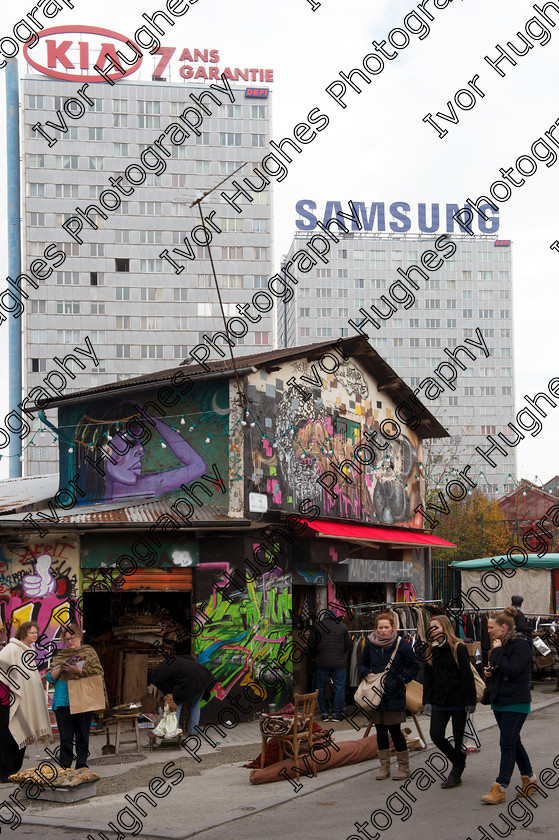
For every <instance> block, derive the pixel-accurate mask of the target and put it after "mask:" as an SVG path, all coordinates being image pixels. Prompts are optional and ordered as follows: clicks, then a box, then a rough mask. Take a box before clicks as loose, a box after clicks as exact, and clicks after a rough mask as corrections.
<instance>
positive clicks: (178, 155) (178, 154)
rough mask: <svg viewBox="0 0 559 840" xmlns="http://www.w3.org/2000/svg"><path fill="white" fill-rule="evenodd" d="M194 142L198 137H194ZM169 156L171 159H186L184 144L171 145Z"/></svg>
mask: <svg viewBox="0 0 559 840" xmlns="http://www.w3.org/2000/svg"><path fill="white" fill-rule="evenodd" d="M204 134H206V132H204ZM196 142H198V138H196ZM171 158H172V159H173V160H186V146H171Z"/></svg>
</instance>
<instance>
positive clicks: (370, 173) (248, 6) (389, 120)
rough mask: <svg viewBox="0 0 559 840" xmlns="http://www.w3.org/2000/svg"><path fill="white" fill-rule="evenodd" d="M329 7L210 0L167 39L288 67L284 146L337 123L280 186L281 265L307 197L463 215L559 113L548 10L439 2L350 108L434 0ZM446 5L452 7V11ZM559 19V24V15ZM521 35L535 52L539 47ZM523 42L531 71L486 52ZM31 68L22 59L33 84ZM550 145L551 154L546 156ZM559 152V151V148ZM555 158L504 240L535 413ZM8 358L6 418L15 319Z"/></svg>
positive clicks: (557, 31)
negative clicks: (380, 57) (307, 126)
mask: <svg viewBox="0 0 559 840" xmlns="http://www.w3.org/2000/svg"><path fill="white" fill-rule="evenodd" d="M317 2H318V0H313V2H312V3H311V2H309V0H282V3H281V4H280V3H271V2H262V0H260V2H258V1H257V0H235V2H234V3H231V2H229V0H198V2H197V3H196V4H195V5H193V6H192V7H191V8H190V9H189V11H188V13H187V14H186V15H185V16H184V17H182V18H176V19H175V25H174V27H172V28H171V27H169V32H168V33H167V34H166V35H165V36H163V37H162V39H161V40H162V43H163V45H164V46H177V47H179V48H183V47H188V48H190V49H194V48H198V49H206V48H208V49H218V50H219V53H220V61H219V66H220V67H225V66H227V65H229V66H232V67H236V66H238V67H245V66H252V67H264V68H273V70H274V83H273V85H271V87H272V89H273V92H274V101H273V127H272V136H273V138H274V140H275V141H276V142H278V141H279V140H280V139H282V138H283V137H292V136H293V134H292V132H293V128H294V126H295V125H296V124H297V123H298V122H301V121H304V120H305V119H306V117H307V114H308V112H309V111H310V110H311V109H312V108H318V109H319V110H320V112H321V113H325V114H327V115H328V117H329V119H330V123H329V125H328V127H327V128H326V129H325V130H324V131H322V132H320V133H319V134H318V135H317V137H316V139H315V140H314V141H313V142H312V143H311V144H310V145H307V146H305V147H303V151H302V153H301V154H300V155H299V156H298V157H297V159H295V160H294V161H293V163H291V164H289V165H288V166H289V173H288V176H287V177H286V178H285V180H283V181H282V182H281V183H278V184H276V185H275V187H274V255H275V264H276V267H277V266H278V264H279V261H280V260H281V257H282V256H283V255H284V254H285V253H286V252H287V250H288V248H289V245H290V243H291V240H292V237H293V233H294V232H295V218H296V213H295V204H296V203H297V201H298V200H300V199H302V198H310V199H312V200H314V201H316V202H317V204H318V206H319V207H321V206H322V207H323V206H324V202H325V201H326V200H328V199H330V200H333V199H336V200H339V201H340V202H342V204H347V202H348V201H349V200H354V201H363V202H365V204H370V203H371V202H373V201H384V202H385V203H387V204H390V203H392V202H393V201H396V200H401V201H407V202H408V203H409V204H411V205H412V207H413V205H414V204H416V205H417V203H418V202H427V203H430V202H433V203H436V202H439V203H441V204H446V203H456V204H460V205H461V206H462V205H463V204H464V202H465V199H466V198H467V197H471V198H476V197H477V196H480V195H486V194H487V191H488V189H489V187H490V185H491V183H492V182H493V181H495V180H496V179H501V180H502V177H501V176H500V175H499V169H500V168H504V169H505V170H507V169H508V168H509V167H514V166H515V161H516V160H517V159H518V158H519V157H520V156H522V155H526V154H528V155H530V154H531V152H530V149H531V146H532V144H533V143H534V141H536V140H537V139H538V138H540V137H543V136H544V134H545V131H547V130H549V129H550V127H552V126H553V124H554V123H555V121H556V120H559V103H558V102H557V97H556V95H555V92H556V85H557V82H556V80H557V78H558V75H559V73H558V71H559V66H558V65H559V50H558V45H559V27H557V26H555V27H552V26H549V27H548V33H545V32H543V31H542V29H541V26H538V25H537V23H534V22H532V23H528V24H527V22H528V21H529V20H530V19H531V18H534V17H535V20H536V21H538V20H541V18H540V16H538V15H536V14H535V12H534V9H533V4H532V3H529V2H524V0H492V2H491V3H490V4H489V3H487V0H449V2H448V3H447V0H428V2H427V3H426V4H424V7H425V8H426V10H428V11H430V12H431V15H432V16H433V17H434V20H433V21H431V22H429V24H428V25H429V27H430V31H429V33H428V34H427V35H426V36H425V37H423V38H422V39H420V38H419V36H418V35H410V43H409V46H407V47H406V48H405V49H400V50H398V51H397V52H398V54H397V57H396V58H395V59H393V60H389V59H385V67H384V70H383V71H382V73H380V74H378V75H376V76H371V83H370V84H368V85H367V84H366V83H365V82H362V86H363V90H362V92H361V93H360V94H358V93H356V92H355V91H352V90H348V92H347V94H346V97H345V102H346V104H347V107H346V108H345V109H344V108H341V107H340V106H339V104H338V103H337V102H336V101H334V99H333V98H332V97H331V96H329V95H328V93H327V92H326V87H327V86H328V85H329V84H330V83H331V82H333V81H334V80H335V79H336V78H339V77H338V74H339V72H340V71H344V72H346V73H348V72H349V71H350V70H351V69H352V68H356V67H359V68H362V63H361V62H362V59H363V57H364V56H365V55H366V54H367V53H369V52H371V51H373V46H372V41H373V40H376V41H377V42H381V41H382V40H383V39H385V38H386V37H387V36H388V33H389V32H390V31H391V30H392V29H393V28H394V27H398V28H402V27H403V21H404V18H405V17H406V16H407V15H408V14H409V13H410V12H412V11H414V9H416V8H417V5H418V4H414V3H413V2H412V0H373V2H371V0H346V2H344V3H343V4H342V3H340V2H334V0H322V1H321V4H320V7H319V8H317V9H316V10H315V11H313V5H316V3H317ZM435 3H437V4H438V6H444V5H445V3H447V5H446V8H444V9H440V8H436V7H435ZM32 5H33V4H31V3H30V2H29V3H27V2H25V0H24V3H23V4H18V6H17V9H16V5H15V4H3V8H2V10H1V12H0V34H1V35H2V36H4V35H10V34H11V29H12V27H13V26H14V25H15V24H16V23H17V21H18V20H20V19H21V17H22V16H23V14H24V10H29V11H30V10H31V8H32ZM541 5H544V4H543V3H540V6H541ZM163 8H164V0H158V2H155V3H154V2H153V0H152V2H149V0H142V2H140V3H136V2H131V0H122V2H121V3H119V4H115V3H114V0H96V3H95V10H94V13H93V11H92V9H91V7H90V5H89V4H88V3H86V2H85V0H74V11H70V10H69V9H67V10H65V11H62V12H60V14H58V15H57V17H56V19H54V20H53V21H52V22H50V24H49V25H62V24H66V23H68V24H83V25H97V26H103V27H107V28H110V29H113V30H116V31H117V32H120V33H123V34H126V35H128V36H132V37H133V34H134V31H135V30H136V29H137V28H138V27H139V26H140V25H141V24H142V23H143V21H142V18H141V14H142V11H145V12H146V13H153V12H154V11H156V10H160V9H163ZM550 15H551V16H552V15H553V12H550ZM555 19H556V20H557V21H559V12H558V13H555ZM408 20H409V24H410V28H418V24H417V21H416V19H415V18H409V19H408ZM526 26H528V29H526ZM519 32H520V33H523V35H524V38H525V39H526V40H527V41H528V43H529V44H532V48H531V49H528V48H527V47H526V45H525V42H524V41H522V40H521V38H519V36H518V34H517V33H519ZM530 35H531V36H532V37H530ZM395 37H396V38H398V37H399V36H398V35H396V36H395ZM547 39H549V40H548V42H547V43H545V41H546V40H547ZM508 41H510V42H512V44H513V45H514V46H516V48H517V50H518V51H523V50H526V54H525V55H523V56H518V57H515V61H516V66H512V65H511V64H510V63H508V62H506V61H504V62H503V63H502V65H501V67H502V68H503V70H504V71H505V74H506V75H505V76H504V77H501V76H500V75H499V74H498V73H497V72H496V71H495V70H494V69H493V68H492V67H490V66H489V64H488V63H487V62H486V61H484V56H486V55H488V56H490V57H493V58H496V57H497V55H498V50H497V49H496V45H498V44H499V45H501V46H502V47H504V48H505V49H507V50H508V51H509V53H511V54H513V53H512V52H511V50H510V48H508V47H507V46H506V44H507V42H508ZM175 55H176V56H178V55H179V50H177V53H176V54H175ZM157 60H159V58H158V57H157ZM153 66H154V58H153V57H151V56H147V57H146V58H145V59H144V67H143V70H142V74H143V77H144V78H149V77H150V75H151V70H152V69H153ZM176 66H177V63H176V62H175V69H176ZM25 71H26V67H25V64H24V62H23V60H21V64H20V75H23V74H24V73H25ZM476 74H477V75H478V76H479V79H478V80H477V81H476V85H477V86H478V87H479V88H481V90H482V91H483V94H484V96H483V97H482V96H479V95H478V96H476V102H475V105H474V107H473V108H471V109H470V110H459V109H457V108H456V106H454V107H455V110H456V111H457V114H458V119H459V121H458V124H456V125H452V124H450V123H449V122H444V121H443V120H440V119H439V120H438V122H440V123H441V124H444V126H445V127H446V128H447V129H448V134H447V135H446V136H445V137H444V138H442V139H441V138H440V137H439V136H438V134H437V132H436V131H435V130H434V129H433V128H432V127H431V126H429V125H428V124H426V123H424V122H423V121H422V120H423V117H424V116H425V115H426V114H427V113H432V114H435V113H436V112H437V111H441V112H445V111H448V105H447V103H448V101H449V100H450V101H451V102H453V101H454V95H455V93H456V92H457V91H458V90H459V89H462V88H467V87H468V81H470V80H472V79H474V77H475V75H476ZM133 78H139V77H138V75H135V76H134V77H133ZM0 88H1V90H0V102H1V105H0V154H1V155H2V159H3V160H4V161H5V159H6V151H5V142H4V138H5V118H4V117H5V108H4V102H5V91H4V71H3V70H0ZM464 101H465V100H464ZM466 104H467V103H466ZM558 135H559V130H558ZM537 148H538V149H540V156H541V157H545V153H543V152H542V147H537ZM554 148H555V150H556V151H557V153H558V154H559V147H554ZM549 162H550V163H552V165H551V166H547V165H546V163H545V162H538V164H537V171H535V172H534V174H532V175H531V176H529V177H526V179H525V184H524V185H523V186H521V187H518V188H515V187H512V188H511V189H512V194H511V197H510V199H509V200H508V201H507V202H506V203H502V204H501V205H500V213H499V215H500V219H501V222H500V229H499V237H500V238H503V239H511V240H512V241H513V246H512V247H513V277H514V284H513V295H514V334H515V377H516V402H517V405H516V411H519V410H520V409H521V408H522V406H523V405H524V404H525V400H524V395H528V396H531V397H533V396H534V395H535V394H536V393H538V392H540V391H546V390H547V385H548V383H549V381H550V380H551V379H552V378H553V377H556V376H559V363H558V362H557V360H556V359H555V352H554V347H555V337H556V336H555V332H556V330H557V325H556V314H557V310H558V307H557V303H558V294H557V291H556V286H555V283H556V278H557V273H558V265H559V252H558V251H555V250H552V249H550V245H551V244H552V243H553V242H554V241H555V240H556V239H559V218H558V216H557V203H558V198H557V196H558V195H559V191H558V189H557V186H558V173H559V161H558V162H557V163H556V162H555V161H553V158H552V157H551V156H550V161H549ZM521 165H522V164H521ZM526 166H527V164H526ZM516 177H517V178H518V177H519V176H518V175H517V176H516ZM5 195H6V185H5V167H2V169H1V170H0V264H1V269H0V277H1V278H2V280H0V286H1V288H2V289H4V288H5V287H6V283H5V280H4V278H5V277H6V275H7V273H8V268H7V255H6V237H5V231H6V216H5V202H6V199H5ZM554 213H555V216H554V215H553V214H554ZM0 353H1V354H2V356H1V358H2V359H5V360H6V362H5V363H4V364H3V365H1V366H0V367H1V371H0V417H1V418H4V416H5V414H6V412H7V411H8V402H7V387H8V386H7V369H8V351H7V325H6V324H5V323H4V324H3V325H1V326H0ZM558 402H559V400H558ZM510 420H511V422H513V421H514V417H511V418H510ZM2 423H3V420H2ZM542 423H543V428H542V430H541V431H540V433H539V434H538V435H537V436H536V437H531V436H530V435H529V434H528V433H526V440H524V441H523V442H522V443H520V444H519V446H518V449H517V463H518V476H517V477H518V478H521V477H522V478H526V479H529V480H536V481H546V480H547V479H549V478H551V477H552V476H554V475H555V474H557V473H559V461H558V460H556V459H555V458H554V457H553V456H552V453H553V452H554V451H555V448H554V447H555V441H556V439H557V436H558V435H559V405H557V408H556V409H551V408H549V413H548V415H547V417H546V418H542ZM6 464H7V459H6V458H4V459H3V460H2V461H1V462H0V477H5V476H7V474H8V473H7V466H6Z"/></svg>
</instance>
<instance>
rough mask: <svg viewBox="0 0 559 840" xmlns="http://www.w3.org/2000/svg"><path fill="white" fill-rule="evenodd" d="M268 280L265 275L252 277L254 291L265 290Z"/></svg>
mask: <svg viewBox="0 0 559 840" xmlns="http://www.w3.org/2000/svg"><path fill="white" fill-rule="evenodd" d="M267 280H268V278H267V277H266V275H265V274H255V275H254V288H255V289H265V288H266V286H267V285H268V282H267Z"/></svg>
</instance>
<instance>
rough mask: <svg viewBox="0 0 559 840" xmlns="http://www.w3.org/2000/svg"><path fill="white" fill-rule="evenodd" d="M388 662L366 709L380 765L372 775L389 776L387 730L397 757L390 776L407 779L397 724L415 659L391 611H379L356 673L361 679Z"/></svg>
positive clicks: (407, 758)
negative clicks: (374, 701) (376, 696)
mask: <svg viewBox="0 0 559 840" xmlns="http://www.w3.org/2000/svg"><path fill="white" fill-rule="evenodd" d="M396 648H397V649H396ZM393 654H394V656H393ZM392 656H393V658H392ZM391 658H392V661H391ZM389 663H390V667H389V669H388V671H387V673H386V676H385V679H384V680H383V684H382V697H381V701H380V703H379V704H378V706H377V707H376V708H375V709H373V710H372V711H371V712H370V713H369V714H370V719H371V720H372V722H373V723H374V724H375V727H376V730H377V746H378V756H379V759H380V765H381V766H380V770H379V772H378V773H377V775H376V776H375V778H376V779H378V780H381V779H389V778H390V741H389V740H388V735H389V734H390V735H391V737H392V743H393V744H394V748H395V750H396V758H397V760H398V770H397V772H396V773H395V774H394V776H393V778H394V779H396V780H400V779H407V778H408V776H409V775H410V754H409V751H408V749H407V745H406V739H405V736H404V734H403V733H402V731H401V729H400V725H401V724H402V723H404V721H405V720H406V683H407V682H409V681H410V680H412V679H413V678H414V677H415V675H416V674H417V672H418V671H419V662H418V661H417V659H416V657H415V655H414V652H413V649H412V647H411V645H410V644H408V642H406V641H404V639H399V638H398V634H397V633H396V623H395V620H394V616H393V615H392V614H391V613H380V614H379V615H378V616H377V620H376V628H375V630H373V632H372V633H370V634H369V636H368V637H367V641H366V642H365V648H364V650H363V655H362V657H361V661H360V663H359V676H360V677H361V679H364V678H365V677H366V676H367V675H368V674H382V673H383V672H384V671H385V670H386V668H387V666H388V665H389Z"/></svg>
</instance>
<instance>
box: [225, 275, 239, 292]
mask: <svg viewBox="0 0 559 840" xmlns="http://www.w3.org/2000/svg"><path fill="white" fill-rule="evenodd" d="M222 285H223V286H224V288H226V289H242V288H243V276H242V274H224V275H223V280H222Z"/></svg>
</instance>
